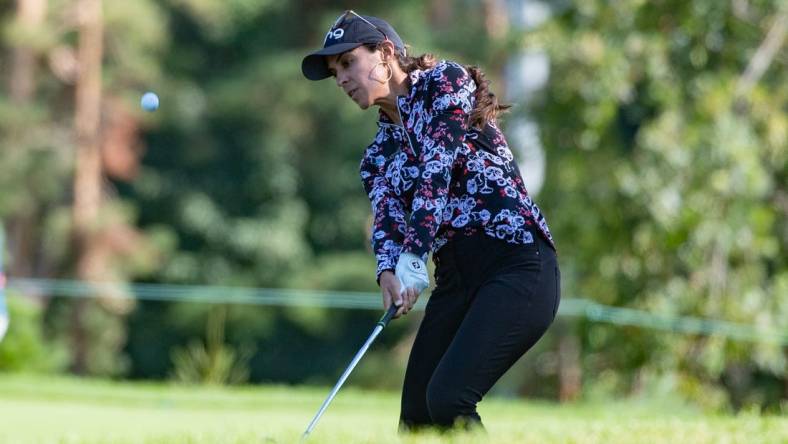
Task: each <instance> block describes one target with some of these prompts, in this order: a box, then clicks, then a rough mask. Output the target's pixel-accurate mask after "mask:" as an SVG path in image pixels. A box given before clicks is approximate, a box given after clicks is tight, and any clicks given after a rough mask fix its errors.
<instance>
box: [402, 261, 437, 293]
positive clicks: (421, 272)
mask: <svg viewBox="0 0 788 444" xmlns="http://www.w3.org/2000/svg"><path fill="white" fill-rule="evenodd" d="M394 275H396V276H397V278H398V279H399V283H400V286H401V288H400V294H402V293H403V292H405V289H406V288H415V289H416V291H417V292H418V293H419V294H421V292H422V291H424V290H426V289H427V287H429V286H430V277H429V275H427V264H425V263H424V261H422V260H421V258H420V257H418V256H416V255H415V254H413V253H402V254H400V255H399V261H397V268H396V269H395V270H394Z"/></svg>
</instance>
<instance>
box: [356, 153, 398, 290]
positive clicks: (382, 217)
mask: <svg viewBox="0 0 788 444" xmlns="http://www.w3.org/2000/svg"><path fill="white" fill-rule="evenodd" d="M379 161H380V162H381V163H382V161H383V157H382V156H380V155H377V154H376V153H375V152H374V151H372V150H369V149H368V150H367V151H366V153H365V154H364V159H363V160H362V161H361V180H362V182H363V183H364V189H365V190H366V192H367V196H368V197H369V201H370V202H371V203H372V240H371V242H372V251H374V253H375V259H376V260H377V263H378V266H377V273H376V275H377V280H378V283H379V282H380V274H381V273H383V272H384V271H386V270H394V269H395V267H396V265H397V260H399V255H400V251H401V250H402V242H403V240H404V239H405V211H404V207H403V205H402V201H401V200H400V199H399V198H397V196H396V195H394V193H393V191H392V190H391V187H390V186H389V184H388V181H387V180H386V178H385V177H384V176H383V174H382V172H381V171H379V167H378V166H377V164H378V162H379Z"/></svg>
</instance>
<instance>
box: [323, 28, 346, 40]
mask: <svg viewBox="0 0 788 444" xmlns="http://www.w3.org/2000/svg"><path fill="white" fill-rule="evenodd" d="M343 35H345V30H344V29H342V28H337V29H335V30H333V31H328V32H327V33H326V40H328V39H331V40H339V39H341V38H342V36H343Z"/></svg>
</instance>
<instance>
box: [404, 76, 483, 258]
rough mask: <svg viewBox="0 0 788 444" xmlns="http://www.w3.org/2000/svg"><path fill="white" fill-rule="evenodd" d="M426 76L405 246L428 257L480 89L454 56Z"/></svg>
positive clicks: (417, 253) (416, 131)
mask: <svg viewBox="0 0 788 444" xmlns="http://www.w3.org/2000/svg"><path fill="white" fill-rule="evenodd" d="M428 81H429V84H427V86H426V98H425V104H424V111H423V116H424V118H423V121H422V122H416V124H415V125H414V127H413V128H414V135H415V138H416V140H417V141H418V143H419V146H418V147H417V148H416V151H417V152H418V155H419V168H420V170H421V174H420V175H419V177H418V180H417V183H416V189H415V193H414V197H413V203H412V205H411V215H410V219H409V220H408V224H407V231H406V234H405V241H404V244H403V248H402V251H407V252H409V253H413V254H415V255H417V256H419V257H421V259H422V260H423V261H425V262H426V261H427V256H428V254H429V252H430V249H431V247H432V242H433V241H434V239H435V235H436V233H437V231H438V227H440V225H441V222H442V220H443V210H444V208H445V207H446V204H447V200H448V194H449V181H450V179H451V171H452V165H453V163H454V159H455V158H456V156H457V150H458V149H459V148H460V147H461V146H462V144H463V142H464V140H465V133H466V132H467V131H468V128H469V121H470V114H471V111H472V110H473V106H474V101H475V98H474V91H475V90H476V84H475V83H474V81H473V79H472V78H471V76H470V75H469V74H468V72H467V71H466V70H465V68H464V67H462V66H461V65H458V64H456V63H451V62H442V63H440V64H439V65H438V66H436V67H435V68H434V70H433V72H432V73H431V74H430V76H429V78H428Z"/></svg>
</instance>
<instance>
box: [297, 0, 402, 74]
mask: <svg viewBox="0 0 788 444" xmlns="http://www.w3.org/2000/svg"><path fill="white" fill-rule="evenodd" d="M386 40H389V41H391V43H393V44H394V47H395V48H396V49H397V51H399V52H400V54H402V55H405V45H404V44H403V43H402V39H400V38H399V35H397V32H396V31H394V28H392V27H391V25H389V24H388V23H386V21H385V20H382V19H379V18H377V17H372V16H368V15H358V14H356V13H355V12H353V11H346V12H345V13H343V14H342V15H341V16H339V19H337V21H336V23H334V25H333V26H332V27H331V29H330V30H329V31H328V33H326V38H325V40H324V41H323V48H322V49H320V50H317V51H315V52H313V53H311V54H309V55H308V56H306V57H304V60H303V61H302V62H301V72H303V73H304V77H306V78H307V79H309V80H322V79H325V78H327V77H331V73H330V72H329V71H328V66H326V59H325V56H328V55H336V54H342V53H343V52H346V51H350V50H353V49H355V48H358V47H359V46H361V45H365V44H367V43H380V42H383V41H386Z"/></svg>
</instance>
